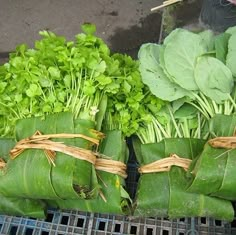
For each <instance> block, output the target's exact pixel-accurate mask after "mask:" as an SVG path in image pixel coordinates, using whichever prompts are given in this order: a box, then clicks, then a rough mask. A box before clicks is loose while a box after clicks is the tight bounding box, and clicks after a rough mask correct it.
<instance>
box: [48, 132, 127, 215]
mask: <svg viewBox="0 0 236 235" xmlns="http://www.w3.org/2000/svg"><path fill="white" fill-rule="evenodd" d="M105 136H106V137H105V139H104V140H103V141H102V143H101V145H100V148H99V152H100V153H101V154H102V155H103V156H104V157H108V158H110V159H112V160H116V161H120V162H123V163H125V164H126V163H127V160H128V148H127V145H126V143H125V140H124V138H123V136H122V133H121V131H117V130H113V131H107V132H106V133H105ZM97 175H98V179H99V183H100V185H101V191H100V192H101V193H102V195H103V196H101V195H100V196H98V197H97V198H96V199H91V200H81V199H77V200H55V201H48V203H49V206H51V207H56V208H60V209H78V210H80V211H89V212H99V213H112V214H130V213H131V199H130V197H129V195H128V193H127V192H126V190H125V179H124V178H123V177H121V176H120V175H118V174H115V173H109V172H106V171H101V170H97Z"/></svg>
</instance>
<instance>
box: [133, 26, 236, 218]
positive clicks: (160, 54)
mask: <svg viewBox="0 0 236 235" xmlns="http://www.w3.org/2000/svg"><path fill="white" fill-rule="evenodd" d="M234 35H235V28H231V29H229V30H227V32H225V33H223V34H221V35H217V36H215V35H214V34H213V33H212V32H211V31H204V32H202V33H199V34H196V33H192V32H189V31H187V30H184V29H176V30H174V31H173V32H172V33H171V34H170V35H169V36H168V37H167V38H166V39H165V40H164V43H163V44H162V45H158V44H154V43H148V44H144V45H143V46H142V47H141V48H140V50H139V61H140V66H139V69H140V73H141V76H142V81H143V83H144V84H146V85H147V86H148V88H149V89H150V92H151V93H152V94H153V95H154V96H156V97H157V99H156V101H157V100H158V104H159V106H157V107H158V108H154V107H153V106H152V105H147V110H148V111H149V115H150V116H151V121H150V120H149V121H148V122H145V121H144V122H143V123H142V124H143V126H140V128H139V129H138V131H137V132H136V134H137V136H138V137H139V140H140V141H141V143H140V142H139V143H136V144H134V147H135V152H136V155H137V159H138V162H139V163H140V165H141V169H142V168H143V167H144V168H145V165H148V164H151V165H150V168H151V167H153V165H155V163H156V161H157V160H160V159H163V160H165V161H164V162H165V164H166V161H168V159H169V158H168V157H169V155H170V154H177V155H178V156H180V158H181V161H182V158H189V159H191V160H192V166H191V168H190V169H189V171H190V172H191V169H192V168H194V171H193V172H194V174H195V175H196V178H195V179H193V182H192V185H191V187H190V188H189V189H188V190H187V188H188V186H189V177H190V175H191V174H190V173H188V174H186V171H185V170H187V169H188V168H189V167H186V169H185V170H184V169H182V168H181V167H180V166H179V165H178V161H177V163H176V162H175V161H174V160H173V159H171V161H172V162H174V163H173V165H174V166H172V165H165V164H164V163H162V164H164V166H165V167H166V168H168V169H165V170H164V172H159V170H160V169H158V171H157V172H156V173H154V172H155V171H154V170H153V171H152V173H142V170H140V172H141V176H140V179H139V185H138V190H137V195H136V201H135V211H134V214H135V215H142V216H143V215H145V216H146V215H147V216H168V217H170V218H178V217H183V216H207V217H208V216H209V217H214V218H219V219H223V220H229V221H231V220H232V219H233V216H234V211H233V208H232V205H231V203H230V202H229V201H226V200H222V199H217V198H216V197H215V196H217V195H218V196H219V194H220V192H217V194H216V191H214V190H213V191H211V187H209V190H210V191H211V193H209V192H208V193H206V192H205V191H204V190H206V191H207V190H208V186H207V185H209V182H208V181H207V180H205V179H206V178H208V177H209V180H210V182H211V183H212V188H214V187H218V186H219V185H221V183H220V182H222V180H223V178H221V181H217V180H218V178H219V177H218V176H217V177H215V178H213V177H212V176H213V175H214V173H215V171H217V170H219V168H220V169H221V172H220V173H219V175H220V176H222V175H223V174H224V173H225V171H228V170H227V168H224V166H225V164H226V161H227V160H226V159H225V158H224V159H223V158H221V157H219V159H217V160H212V159H211V160H210V157H211V156H210V155H209V154H210V152H211V154H212V156H218V155H219V156H221V153H224V152H225V151H226V150H222V149H221V150H219V149H218V150H215V149H213V148H211V150H210V151H208V150H209V148H204V150H203V145H204V140H205V141H206V139H208V138H209V136H212V135H211V132H212V121H211V118H213V117H215V116H216V115H218V114H225V115H229V117H230V115H233V113H235V108H236V105H235V86H234V76H235V71H234V69H235V65H236V64H235V60H234V57H235V45H234V44H233V41H232V40H234ZM225 121H227V120H223V119H222V120H221V122H222V125H224V123H225ZM228 121H229V120H228ZM232 126H233V127H234V125H232ZM225 130H231V129H230V128H229V127H226V128H225ZM231 134H232V133H231ZM173 138H174V139H173ZM151 143H152V144H151ZM186 143H188V144H186ZM189 143H190V144H189ZM202 151H203V153H202V154H203V156H204V151H206V155H207V157H206V156H205V158H204V159H205V161H203V160H202V159H203V158H202V154H201V152H202ZM230 151H231V150H230ZM215 152H217V153H218V155H215V154H214V153H215ZM226 152H227V151H226ZM227 154H228V152H227ZM198 155H200V157H199V158H198ZM213 159H214V157H213ZM219 161H220V162H219ZM161 162H162V161H161ZM201 162H204V164H203V165H202V164H201ZM212 162H215V163H214V164H212V166H211V164H210V163H212ZM223 162H224V164H223ZM220 163H222V164H220ZM158 164H161V163H158ZM176 164H177V166H176ZM143 165H144V166H143ZM199 166H201V167H199ZM214 166H215V169H214V170H212V171H211V173H209V171H210V169H212V168H214ZM231 166H232V165H231ZM165 167H164V168H165ZM223 169H225V171H223ZM198 171H200V172H199V174H198ZM216 181H217V182H218V183H217V186H216V184H215V182H216ZM224 182H225V181H224ZM228 183H229V184H228ZM228 183H226V184H227V186H228V187H230V188H231V187H233V184H231V186H229V185H230V181H228ZM202 185H204V189H202ZM219 187H220V186H219ZM219 187H218V188H219ZM225 187H226V186H225ZM213 192H214V193H213ZM153 193H155V196H153ZM221 193H222V192H221ZM150 194H151V195H152V197H151V199H152V200H150ZM222 195H223V193H222ZM213 196H214V197H213ZM224 198H226V199H233V197H231V198H230V196H229V195H228V197H224ZM225 208H227V209H226V210H225ZM227 210H228V212H229V213H228V212H227Z"/></svg>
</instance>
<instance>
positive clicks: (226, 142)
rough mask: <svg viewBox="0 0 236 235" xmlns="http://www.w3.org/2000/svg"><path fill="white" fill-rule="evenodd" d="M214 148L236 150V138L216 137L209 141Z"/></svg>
mask: <svg viewBox="0 0 236 235" xmlns="http://www.w3.org/2000/svg"><path fill="white" fill-rule="evenodd" d="M208 143H209V144H210V145H211V146H212V147H213V148H225V149H234V148H236V136H225V137H216V138H214V139H211V140H209V141H208Z"/></svg>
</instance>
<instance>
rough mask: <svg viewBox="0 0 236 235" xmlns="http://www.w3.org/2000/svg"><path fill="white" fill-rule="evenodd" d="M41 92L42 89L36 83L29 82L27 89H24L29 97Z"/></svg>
mask: <svg viewBox="0 0 236 235" xmlns="http://www.w3.org/2000/svg"><path fill="white" fill-rule="evenodd" d="M41 94H42V91H41V89H40V88H39V86H38V85H36V84H30V87H29V89H27V90H26V95H27V96H29V97H30V98H32V97H35V96H39V95H41Z"/></svg>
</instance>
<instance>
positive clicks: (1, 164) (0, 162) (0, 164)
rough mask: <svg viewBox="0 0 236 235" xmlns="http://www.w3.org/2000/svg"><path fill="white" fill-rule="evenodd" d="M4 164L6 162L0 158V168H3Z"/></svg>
mask: <svg viewBox="0 0 236 235" xmlns="http://www.w3.org/2000/svg"><path fill="white" fill-rule="evenodd" d="M5 166H6V162H5V161H4V160H3V159H2V158H0V169H3V168H4V167H5Z"/></svg>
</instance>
